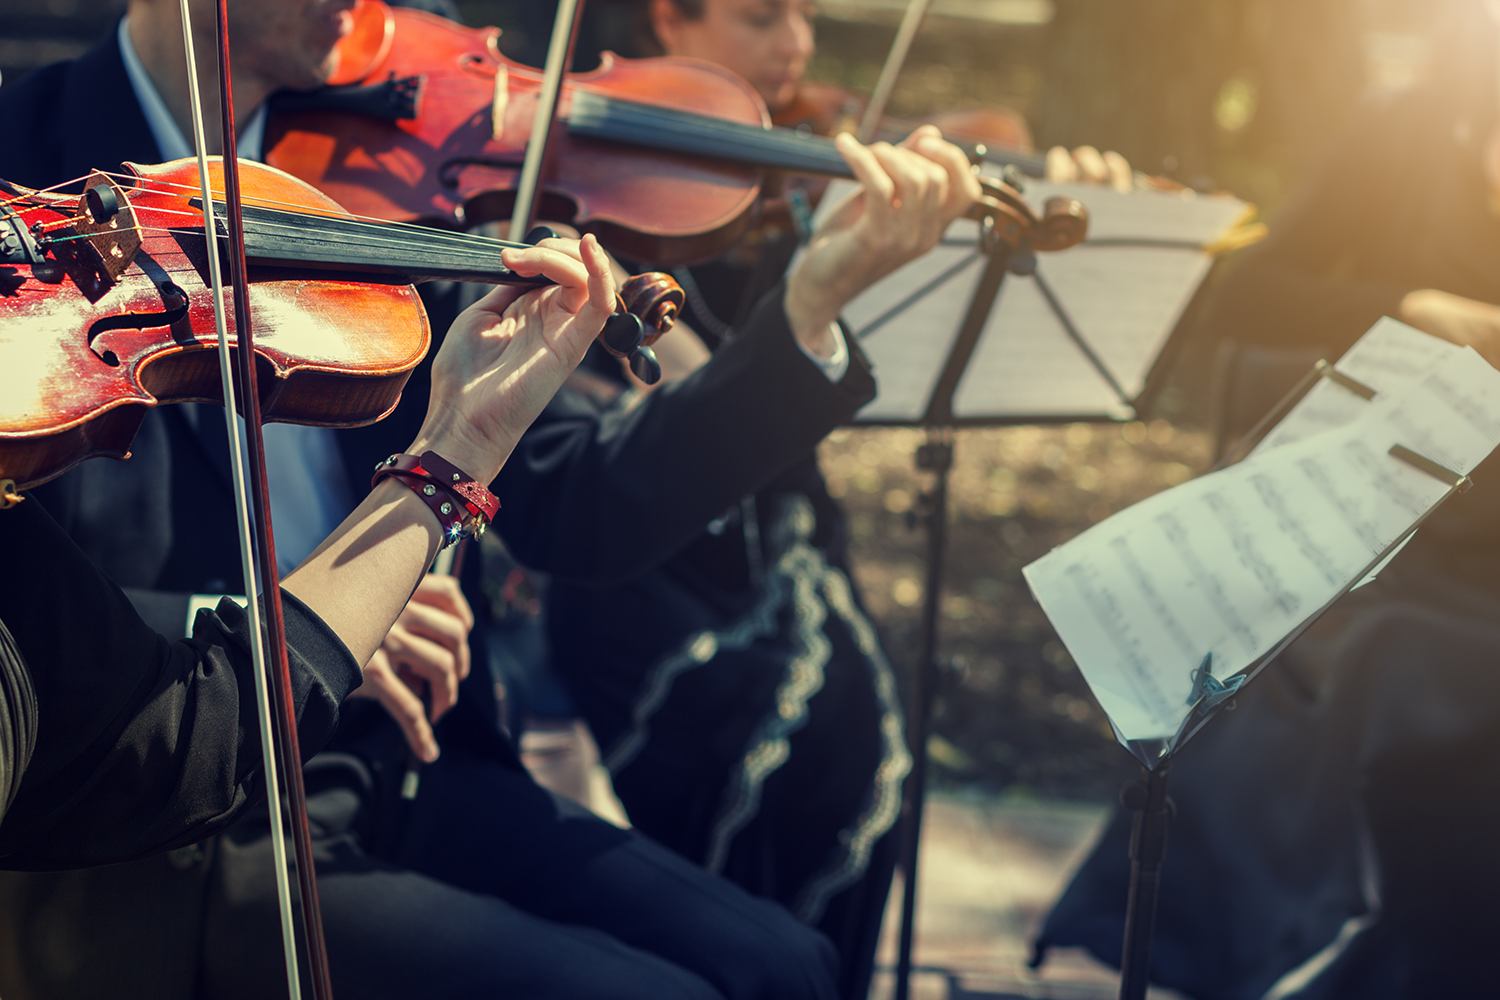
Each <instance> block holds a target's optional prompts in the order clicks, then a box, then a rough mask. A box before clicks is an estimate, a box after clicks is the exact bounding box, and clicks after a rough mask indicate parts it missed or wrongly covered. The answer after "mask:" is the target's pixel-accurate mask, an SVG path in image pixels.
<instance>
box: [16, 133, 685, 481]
mask: <svg viewBox="0 0 1500 1000" xmlns="http://www.w3.org/2000/svg"><path fill="white" fill-rule="evenodd" d="M126 167H127V172H125V173H120V174H109V173H104V172H102V171H99V172H95V173H94V174H92V175H91V176H90V177H89V178H88V179H87V180H86V181H85V182H84V188H85V190H84V193H83V195H82V196H81V197H78V196H69V195H63V194H57V193H51V192H44V191H31V190H28V189H24V188H19V187H15V186H12V185H8V184H4V183H3V182H0V190H3V191H5V192H7V193H6V195H5V196H4V197H3V198H0V294H3V295H4V296H5V303H6V306H7V308H5V309H4V310H3V311H0V343H5V342H8V343H10V344H13V345H16V346H18V347H19V346H22V345H24V348H25V349H24V350H21V351H15V352H12V355H11V357H10V358H9V360H10V362H11V363H10V364H9V365H7V366H6V373H7V374H6V376H5V379H4V382H5V387H6V388H5V391H4V393H3V401H0V428H3V430H0V479H4V480H11V481H13V484H12V485H11V486H10V488H9V492H11V493H14V490H15V489H16V488H20V489H25V488H27V487H30V486H34V485H37V484H40V483H42V482H45V481H46V480H48V479H51V478H53V477H54V476H57V475H60V474H61V473H63V472H65V471H66V470H67V469H69V468H71V467H72V466H74V465H76V464H77V463H79V462H81V461H83V460H84V459H86V458H89V457H92V456H96V455H107V456H112V457H115V458H125V457H126V456H127V455H128V451H129V447H130V442H131V440H132V439H133V438H134V436H135V432H136V431H137V429H138V428H139V427H140V423H141V420H142V419H143V418H144V416H145V412H146V410H147V409H149V408H150V407H152V406H155V405H157V404H158V403H162V402H189V401H203V402H215V403H222V391H221V387H220V375H219V361H218V353H217V337H216V335H215V326H214V316H213V308H214V301H213V294H212V290H211V286H210V284H209V275H208V254H207V248H206V245H205V239H204V218H203V206H202V200H201V197H200V195H199V191H200V187H199V184H198V165H197V162H196V161H194V160H179V161H176V162H174V163H167V164H162V165H160V166H149V167H147V166H136V165H134V164H127V165H126ZM210 174H211V184H212V189H213V190H214V191H215V192H222V191H223V183H222V162H221V161H218V160H215V161H212V162H211V163H210ZM240 176H241V189H242V192H243V206H242V215H243V220H244V231H245V248H246V258H247V261H248V263H249V265H250V268H249V273H248V278H249V301H250V308H251V316H252V325H253V327H254V329H255V331H256V333H255V357H256V359H257V360H258V361H259V362H260V365H259V366H258V367H259V368H260V369H261V374H260V378H259V379H258V386H259V397H260V407H261V411H262V413H263V414H264V416H265V418H266V419H269V420H279V421H284V422H289V423H304V424H319V425H324V426H333V427H349V426H357V425H360V424H367V423H371V422H373V421H375V420H379V419H380V418H381V417H383V416H385V415H386V414H387V413H389V412H390V411H391V410H392V409H394V408H395V406H396V403H397V402H398V401H399V400H400V396H401V390H402V388H403V387H404V386H405V384H406V380H407V378H408V376H410V374H411V372H412V370H413V369H414V368H415V367H416V366H417V364H418V362H420V361H421V360H422V357H423V356H424V355H425V354H426V353H427V350H428V348H429V346H430V345H431V341H432V332H431V329H430V327H429V325H428V322H427V315H426V312H425V311H424V309H423V306H422V303H421V300H420V298H419V297H418V295H417V291H416V289H415V287H413V285H412V281H413V279H417V280H422V279H435V278H450V279H462V280H469V281H483V282H489V283H495V284H523V285H538V286H540V285H544V284H550V282H549V281H548V280H547V279H545V278H539V277H538V278H531V277H522V276H520V275H517V274H515V273H514V272H512V271H511V270H510V269H509V268H507V267H506V266H505V264H504V263H503V262H502V260H501V258H500V254H501V251H502V250H504V249H505V248H507V247H516V246H519V245H521V244H515V243H507V242H503V241H499V240H491V239H485V238H483V237H478V236H469V235H465V234H458V233H451V232H442V231H438V230H432V229H427V228H424V227H416V226H403V225H395V224H390V223H384V222H378V221H372V220H365V219H358V218H355V217H354V216H352V215H351V214H350V213H348V212H347V211H345V210H343V209H342V208H340V207H339V206H338V205H337V204H336V203H334V202H333V201H332V200H331V199H329V198H328V197H327V196H325V195H323V194H320V193H319V192H317V191H316V190H314V189H312V188H311V187H309V186H308V185H306V184H304V183H302V182H301V181H298V180H296V179H295V178H292V177H289V176H287V175H286V174H283V173H281V172H280V171H278V170H275V169H273V168H269V167H265V166H263V165H261V164H258V163H251V162H242V163H241V164H240ZM217 200H218V199H217V198H216V199H215V201H216V202H217ZM222 218H223V216H222V211H221V212H220V219H221V222H222ZM222 228H223V227H222V225H221V235H220V239H221V244H222V242H223V240H224V239H225V234H224V233H223V232H222ZM546 235H551V233H550V231H544V232H541V233H537V234H536V238H541V237H543V236H546ZM533 242H535V239H533ZM682 301H683V295H682V290H681V289H680V288H678V287H677V284H676V282H675V281H673V280H672V279H671V278H670V277H668V276H666V275H660V274H655V275H641V276H638V277H637V278H634V279H632V280H631V282H629V283H628V284H627V285H626V286H625V287H624V288H623V289H622V292H621V295H620V299H619V301H618V302H617V305H616V310H617V315H616V317H614V318H612V319H611V321H610V323H608V324H607V325H606V330H605V332H604V333H603V334H601V335H600V337H601V343H603V345H604V346H605V347H606V349H608V350H610V352H611V353H614V354H616V355H617V356H622V357H624V356H631V355H638V356H641V357H644V355H640V352H639V351H638V350H637V349H638V348H641V347H643V346H645V345H649V344H650V343H652V342H654V341H655V339H656V338H657V337H659V336H661V334H662V333H663V332H665V331H666V330H667V329H669V328H670V327H671V325H672V322H673V320H674V319H675V318H676V315H677V312H678V310H679V309H680V307H681V304H682ZM616 320H619V322H616ZM230 328H231V331H232V329H233V323H231V324H230ZM634 363H635V361H634V360H633V364H634ZM637 373H638V374H639V371H638V372H637Z"/></svg>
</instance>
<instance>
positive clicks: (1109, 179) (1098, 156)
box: [1047, 146, 1135, 191]
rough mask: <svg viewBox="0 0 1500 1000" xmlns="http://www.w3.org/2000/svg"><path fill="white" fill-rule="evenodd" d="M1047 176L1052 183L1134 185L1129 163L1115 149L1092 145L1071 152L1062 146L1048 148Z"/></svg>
mask: <svg viewBox="0 0 1500 1000" xmlns="http://www.w3.org/2000/svg"><path fill="white" fill-rule="evenodd" d="M1047 180H1049V181H1052V182H1053V183H1054V184H1071V183H1076V182H1080V181H1081V182H1083V183H1085V184H1104V185H1107V186H1109V187H1112V188H1114V189H1115V190H1116V191H1129V190H1131V189H1132V188H1133V187H1134V186H1135V183H1134V174H1133V173H1132V172H1131V170H1130V163H1129V161H1127V160H1126V159H1125V157H1123V156H1121V155H1120V154H1119V153H1116V152H1115V151H1114V150H1112V149H1110V150H1106V151H1105V152H1103V153H1101V152H1099V151H1098V150H1097V149H1095V148H1094V147H1093V146H1079V147H1078V148H1077V149H1075V150H1073V151H1072V152H1071V153H1070V152H1068V151H1067V149H1066V148H1064V147H1062V146H1053V147H1052V148H1051V149H1049V150H1047Z"/></svg>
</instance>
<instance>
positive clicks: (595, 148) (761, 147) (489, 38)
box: [266, 0, 1086, 265]
mask: <svg viewBox="0 0 1500 1000" xmlns="http://www.w3.org/2000/svg"><path fill="white" fill-rule="evenodd" d="M355 23H356V29H355V31H354V32H353V33H352V34H351V35H349V36H347V37H346V38H345V39H344V41H343V42H342V43H341V47H340V50H339V51H340V64H339V69H338V71H337V73H336V75H335V76H334V78H333V79H334V81H335V82H336V84H337V85H336V86H332V87H327V88H324V89H323V90H321V91H314V92H311V93H309V94H305V95H298V96H294V97H292V98H289V99H283V100H280V101H279V102H278V104H277V106H276V108H275V109H274V110H275V113H274V114H273V116H272V118H271V121H270V123H269V125H268V128H267V133H266V142H267V149H268V152H267V156H266V160H267V162H268V163H271V164H273V165H275V166H278V167H280V168H282V169H284V170H286V171H288V172H289V173H291V174H293V175H294V176H297V177H300V178H302V179H303V180H305V181H307V182H308V183H310V184H313V185H314V186H316V187H317V188H318V189H319V190H321V191H324V192H325V193H327V194H328V195H330V196H331V197H333V198H334V199H335V200H336V201H338V202H339V203H340V204H341V205H345V206H346V207H348V208H350V209H351V210H352V211H354V212H356V213H358V214H361V215H368V216H373V217H376V218H382V219H393V220H398V221H403V222H413V221H415V222H425V223H431V224H436V225H439V226H448V227H453V228H460V227H464V226H471V225H477V224H480V223H484V222H491V221H497V220H502V219H508V218H509V216H510V213H511V209H512V207H513V204H514V188H515V186H516V182H517V178H518V176H519V173H520V169H521V165H522V161H523V157H524V153H525V147H526V143H527V140H528V139H529V137H530V132H531V122H532V118H533V114H534V112H535V110H536V107H537V96H538V93H539V92H540V88H541V73H540V72H539V71H537V70H533V69H530V68H529V67H526V66H522V65H520V64H518V63H513V62H511V61H510V60H508V59H506V58H505V57H504V56H502V55H501V54H500V52H499V49H498V48H497V47H496V38H497V37H498V34H499V33H498V31H497V30H496V29H494V28H481V29H472V28H466V27H464V26H462V25H459V24H455V23H454V22H452V21H446V20H444V19H442V18H439V17H435V16H433V15H430V14H425V13H422V12H420V11H414V10H409V9H404V8H403V9H396V10H392V9H391V8H389V7H386V6H385V5H384V4H383V3H381V2H380V0H361V3H360V5H359V7H357V8H356V11H355ZM553 127H554V132H553V134H552V138H551V140H550V145H551V146H552V147H553V148H555V150H556V152H555V155H553V156H551V157H550V158H549V162H548V164H547V166H546V168H545V173H544V174H543V176H542V181H541V184H542V192H543V194H542V202H541V208H540V211H539V212H538V217H539V218H548V219H556V220H558V221H564V222H569V223H571V224H572V225H574V226H576V227H577V228H578V229H580V230H582V231H584V232H591V233H594V234H596V235H597V236H598V237H599V239H600V240H601V241H602V242H603V243H604V244H605V245H606V246H607V247H608V248H609V249H611V250H612V251H614V252H615V253H617V254H620V255H622V256H625V257H629V258H633V259H635V260H640V261H651V262H653V263H654V264H657V265H674V264H680V263H688V262H692V261H695V260H701V259H705V258H708V257H712V256H715V255H717V254H718V253H721V252H722V251H724V250H725V249H727V248H728V247H729V246H730V245H732V244H733V243H734V241H735V240H737V239H738V238H739V237H740V236H741V235H742V234H743V233H744V232H745V231H746V229H747V228H748V227H749V225H750V223H751V221H752V209H753V208H754V207H755V205H756V204H757V199H758V197H759V195H760V190H761V184H762V181H763V179H764V175H765V172H766V171H767V170H776V171H780V172H783V173H788V174H802V175H812V176H824V177H852V176H853V174H852V171H851V170H850V168H849V166H848V164H846V163H845V162H844V160H843V157H842V156H841V155H840V154H839V153H838V151H837V149H836V148H835V146H834V143H833V141H832V140H830V139H827V138H823V137H821V136H816V135H812V134H804V133H802V132H798V131H795V130H792V129H775V128H772V126H771V121H770V118H769V116H768V114H767V112H766V109H765V105H764V103H763V102H762V101H761V99H760V96H759V95H758V94H757V93H756V92H755V90H754V89H753V88H752V87H751V86H750V85H749V84H748V83H745V82H744V81H743V80H741V79H740V78H739V77H737V76H735V75H733V74H732V73H730V72H729V71H728V70H726V69H724V68H723V67H720V66H717V65H715V64H713V63H709V62H704V61H702V60H697V59H684V58H675V57H663V58H658V59H635V60H628V59H620V58H618V57H617V56H615V55H613V54H612V53H605V54H604V57H603V63H602V64H601V66H600V67H599V68H598V69H597V70H595V71H593V72H591V73H585V74H581V75H573V76H570V77H568V78H567V80H566V81H565V83H564V85H563V89H562V93H561V97H560V104H559V110H558V115H557V119H556V122H555V124H554V126H553ZM982 183H983V184H984V186H985V189H986V190H985V194H984V196H983V197H982V198H981V199H980V200H979V201H977V202H975V204H974V205H973V206H971V209H970V215H971V216H972V217H974V218H976V219H982V220H987V222H992V223H993V226H992V227H990V231H992V232H993V233H994V234H995V236H996V238H998V239H1000V240H1003V241H1005V242H1008V243H1012V244H1013V245H1014V246H1016V247H1017V248H1020V247H1021V246H1023V245H1025V246H1026V247H1029V248H1031V249H1037V250H1050V249H1061V248H1062V247H1064V246H1069V245H1071V242H1076V241H1077V238H1081V235H1082V231H1083V227H1084V225H1085V224H1086V216H1085V214H1084V213H1083V210H1082V206H1081V205H1079V204H1078V203H1077V202H1076V201H1072V200H1071V199H1068V200H1067V201H1068V204H1067V205H1063V204H1059V205H1056V206H1052V207H1049V208H1048V209H1047V211H1046V212H1045V213H1044V214H1043V216H1042V217H1038V216H1037V214H1036V213H1034V212H1033V211H1032V209H1031V208H1030V207H1029V206H1027V205H1026V203H1025V202H1024V201H1022V200H1021V198H1020V197H1019V195H1017V194H1016V193H1015V192H1014V191H1011V190H1009V189H1008V188H1005V187H1004V185H1001V184H998V183H995V182H992V181H989V180H988V179H986V180H985V181H983V182H982ZM1064 215H1073V216H1075V217H1076V218H1074V219H1073V220H1072V221H1069V220H1065V219H1064V218H1063V216H1064ZM1075 236H1076V237H1077V238H1075ZM1069 241H1071V242H1069Z"/></svg>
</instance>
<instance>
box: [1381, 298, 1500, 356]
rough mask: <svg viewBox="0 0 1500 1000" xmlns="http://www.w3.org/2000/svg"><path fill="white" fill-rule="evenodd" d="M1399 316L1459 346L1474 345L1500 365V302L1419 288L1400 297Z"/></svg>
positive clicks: (1408, 322)
mask: <svg viewBox="0 0 1500 1000" xmlns="http://www.w3.org/2000/svg"><path fill="white" fill-rule="evenodd" d="M1396 318H1397V319H1399V320H1401V321H1402V322H1403V323H1407V324H1410V325H1411V326H1414V327H1416V328H1417V329H1418V330H1421V331H1422V332H1423V333H1430V334H1432V335H1433V336H1434V337H1442V338H1443V339H1444V340H1446V341H1449V342H1450V343H1454V344H1458V345H1459V346H1460V347H1472V348H1474V350H1476V351H1478V352H1479V354H1480V356H1481V357H1482V358H1484V360H1486V361H1488V362H1489V363H1490V364H1492V365H1494V366H1495V367H1496V368H1500V306H1494V305H1491V304H1490V303H1488V302H1478V301H1476V300H1474V299H1466V298H1464V297H1463V296H1461V295H1453V294H1450V293H1448V292H1440V291H1438V290H1437V289H1436V288H1419V289H1417V290H1416V291H1413V292H1407V293H1406V295H1405V296H1404V297H1403V298H1402V299H1401V304H1400V305H1399V306H1398V307H1397V308H1396Z"/></svg>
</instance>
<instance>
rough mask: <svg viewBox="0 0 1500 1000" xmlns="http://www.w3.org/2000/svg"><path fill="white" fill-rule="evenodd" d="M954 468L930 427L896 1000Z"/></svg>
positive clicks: (936, 672) (910, 911)
mask: <svg viewBox="0 0 1500 1000" xmlns="http://www.w3.org/2000/svg"><path fill="white" fill-rule="evenodd" d="M952 466H953V432H952V429H951V428H938V427H929V428H928V429H927V442H926V443H925V444H923V445H921V446H920V447H919V448H918V449H917V468H919V469H922V470H924V471H929V472H931V473H933V481H932V488H931V489H929V490H928V491H927V492H926V493H925V494H923V496H922V526H923V529H924V530H925V531H926V534H927V565H926V575H925V579H924V580H923V582H922V624H921V633H920V651H919V653H918V656H917V669H916V671H914V672H913V674H912V683H911V700H912V707H911V724H910V738H909V743H910V745H911V754H912V766H911V777H910V778H908V779H907V785H906V803H905V809H904V810H903V823H902V827H901V862H900V863H901V870H902V871H903V872H904V873H905V875H904V884H903V886H902V893H901V947H900V951H899V958H898V960H897V964H896V1000H907V991H908V988H909V985H910V981H911V947H912V933H913V928H914V926H915V920H916V910H917V849H918V846H919V844H920V842H921V838H922V803H923V801H924V799H925V796H926V793H927V737H928V731H929V730H930V728H931V724H932V707H933V703H934V702H935V701H936V699H937V689H938V684H939V683H940V682H941V680H942V669H941V667H939V665H938V659H937V642H938V615H939V613H940V611H941V604H942V596H943V594H942V590H943V571H944V568H945V565H944V556H945V554H946V551H947V546H948V470H949V469H950V468H952Z"/></svg>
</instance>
